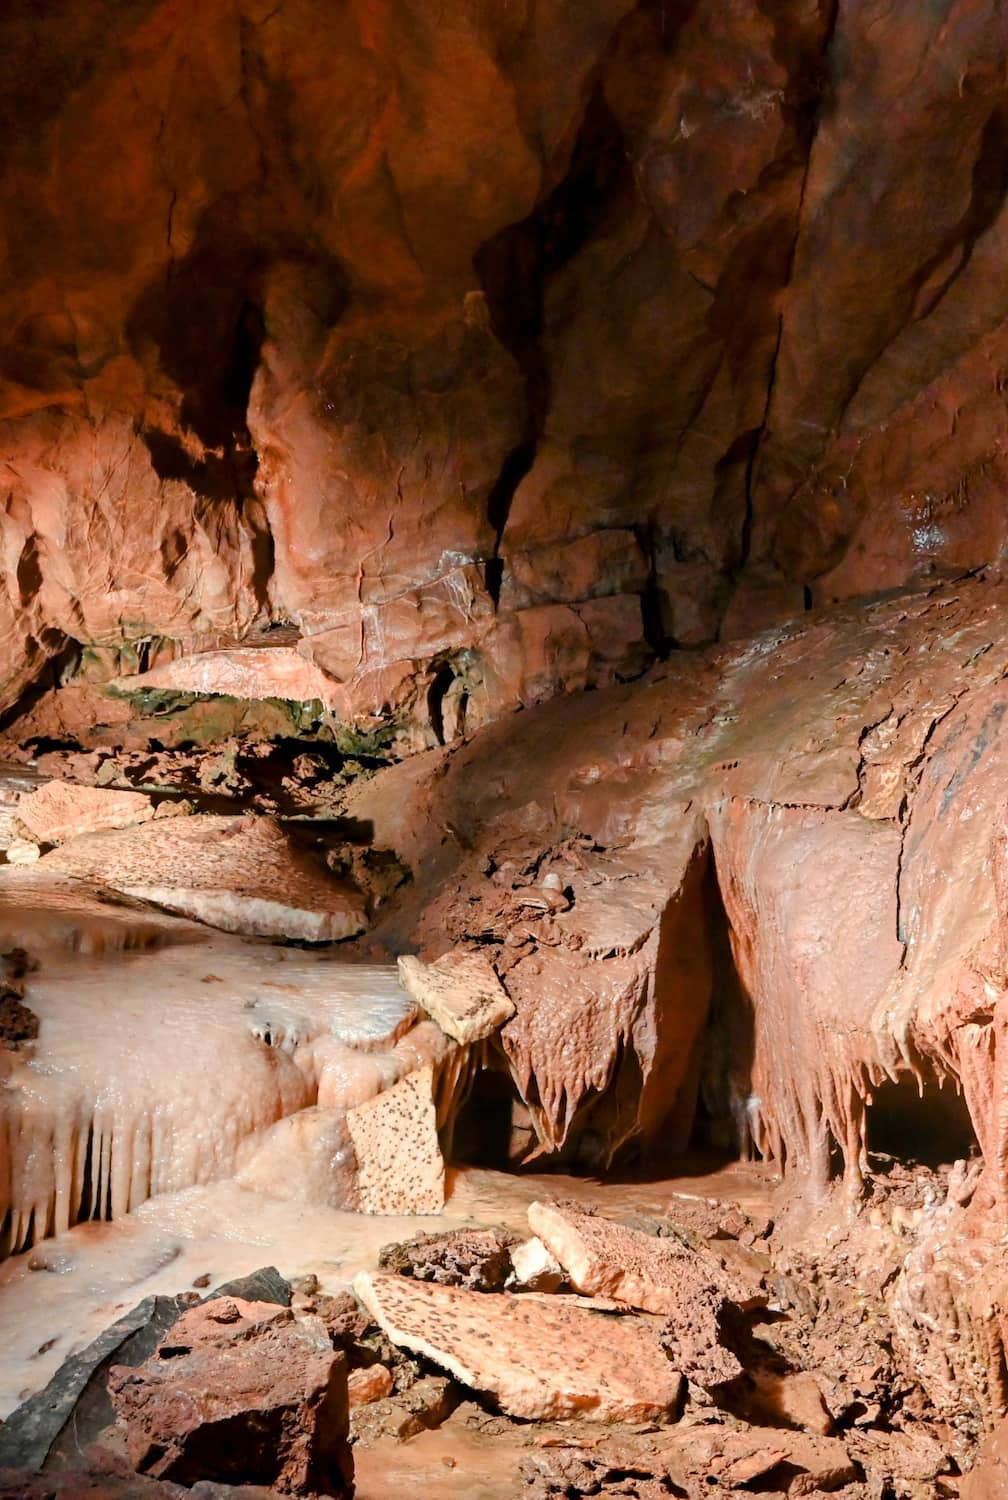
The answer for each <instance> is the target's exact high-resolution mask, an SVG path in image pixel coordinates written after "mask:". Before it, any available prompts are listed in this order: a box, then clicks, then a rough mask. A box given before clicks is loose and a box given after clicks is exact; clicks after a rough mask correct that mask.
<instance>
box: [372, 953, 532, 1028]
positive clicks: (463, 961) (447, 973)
mask: <svg viewBox="0 0 1008 1500" xmlns="http://www.w3.org/2000/svg"><path fill="white" fill-rule="evenodd" d="M399 982H400V984H401V985H402V987H403V989H404V990H406V992H407V994H410V995H412V996H413V999H414V1000H416V1001H417V1002H418V1004H420V1005H422V1006H423V1008H424V1010H425V1011H426V1012H427V1014H428V1015H429V1016H431V1017H432V1018H433V1019H434V1020H435V1021H436V1022H437V1023H438V1025H439V1026H440V1027H441V1029H442V1031H445V1032H447V1034H448V1035H449V1036H450V1037H454V1039H455V1041H457V1042H462V1043H469V1042H478V1041H481V1040H482V1039H483V1037H487V1036H490V1035H491V1033H493V1032H494V1031H496V1030H497V1029H498V1028H499V1027H501V1026H503V1024H504V1022H505V1021H510V1019H511V1017H512V1016H513V1015H514V1013H515V1008H514V1005H513V1004H512V1002H511V1001H510V1000H509V999H508V996H507V994H506V992H505V990H504V986H503V985H502V984H501V982H500V980H499V979H498V978H497V975H496V974H495V972H494V969H493V966H492V965H491V964H490V963H489V962H488V961H487V960H486V959H485V958H482V957H481V956H480V955H479V954H478V953H467V952H466V951H465V950H464V949H460V948H453V949H452V950H451V952H449V953H445V954H444V955H443V956H442V957H441V958H439V959H436V960H435V962H434V963H432V964H425V963H422V962H421V960H420V959H419V958H413V957H409V956H407V957H403V958H400V960H399Z"/></svg>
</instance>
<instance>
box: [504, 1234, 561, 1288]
mask: <svg viewBox="0 0 1008 1500" xmlns="http://www.w3.org/2000/svg"><path fill="white" fill-rule="evenodd" d="M511 1266H512V1273H513V1277H514V1285H515V1286H517V1287H520V1288H521V1289H522V1290H523V1291H529V1292H555V1291H556V1290H557V1288H558V1287H560V1286H562V1285H563V1280H564V1273H563V1267H562V1266H561V1265H560V1262H559V1261H558V1260H557V1259H556V1258H555V1257H554V1256H553V1255H551V1254H550V1252H549V1251H548V1250H547V1248H546V1246H545V1245H544V1244H543V1242H542V1240H540V1239H537V1238H536V1236H535V1235H533V1236H532V1238H531V1239H528V1240H522V1242H521V1244H519V1245H514V1246H512V1248H511Z"/></svg>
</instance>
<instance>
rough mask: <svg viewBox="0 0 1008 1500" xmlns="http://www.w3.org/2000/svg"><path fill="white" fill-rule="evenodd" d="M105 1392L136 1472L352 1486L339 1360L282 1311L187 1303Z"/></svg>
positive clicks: (189, 1480) (338, 1490)
mask: <svg viewBox="0 0 1008 1500" xmlns="http://www.w3.org/2000/svg"><path fill="white" fill-rule="evenodd" d="M109 1392H110V1394H111V1397H112V1401H113V1404H114V1406H115V1409H116V1412H117V1415H118V1417H119V1420H120V1422H121V1423H122V1424H123V1426H124V1428H125V1432H126V1445H127V1451H128V1453H129V1457H130V1460H131V1462H132V1463H133V1464H134V1466H135V1467H136V1468H137V1469H138V1470H139V1471H140V1472H141V1473H145V1474H150V1475H152V1476H153V1477H155V1478H165V1479H171V1480H174V1481H176V1482H178V1483H181V1484H186V1485H192V1484H195V1483H196V1482H197V1481H198V1480H208V1479H211V1480H217V1481H219V1482H227V1483H238V1484H240V1483H250V1484H268V1485H275V1486H276V1487H277V1488H278V1489H280V1490H283V1491H286V1492H293V1493H295V1494H297V1493H302V1492H304V1491H314V1492H317V1493H319V1494H324V1495H334V1496H349V1495H351V1494H352V1491H353V1463H352V1459H351V1457H350V1449H349V1445H348V1443H347V1432H348V1406H347V1380H346V1366H345V1364H344V1360H343V1356H342V1355H341V1354H338V1353H336V1352H335V1351H334V1350H333V1348H332V1345H331V1344H330V1343H329V1341H328V1339H326V1338H324V1337H323V1338H319V1337H318V1336H315V1335H313V1334H312V1333H311V1332H310V1331H309V1330H307V1329H306V1328H304V1327H302V1326H300V1325H298V1324H297V1323H295V1321H294V1315H293V1313H291V1312H290V1311H289V1310H288V1309H284V1308H278V1307H276V1306H275V1305H273V1304H269V1303H256V1302H243V1301H240V1300H238V1299H235V1298H230V1297H224V1298H217V1299H214V1300H212V1301H210V1302H207V1303H204V1304H202V1305H201V1306H199V1307H195V1308H193V1309H191V1310H190V1311H189V1312H187V1313H185V1314H184V1315H183V1316H182V1317H181V1318H180V1319H179V1321H178V1322H177V1323H176V1324H175V1326H174V1327H173V1328H172V1330H171V1332H170V1334H169V1335H168V1336H167V1337H166V1339H165V1340H164V1341H163V1342H162V1344H161V1345H160V1347H159V1348H158V1350H157V1351H156V1353H154V1354H153V1355H152V1356H151V1358H150V1359H149V1360H148V1361H147V1362H146V1364H144V1365H142V1366H140V1367H139V1368H138V1369H123V1368H120V1367H115V1368H113V1370H112V1371H111V1372H110V1375H109Z"/></svg>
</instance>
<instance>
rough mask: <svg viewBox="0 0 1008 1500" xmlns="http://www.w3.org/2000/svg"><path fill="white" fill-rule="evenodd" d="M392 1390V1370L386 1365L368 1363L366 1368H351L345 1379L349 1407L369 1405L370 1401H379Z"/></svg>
mask: <svg viewBox="0 0 1008 1500" xmlns="http://www.w3.org/2000/svg"><path fill="white" fill-rule="evenodd" d="M391 1390H392V1372H391V1371H390V1370H389V1368H388V1366H387V1365H368V1367H367V1368H366V1369H360V1370H351V1372H350V1375H349V1378H348V1379H347V1392H348V1395H349V1399H350V1409H351V1410H353V1408H354V1407H355V1406H369V1405H370V1404H371V1402H372V1401H381V1400H382V1399H383V1397H385V1396H388V1395H389V1394H390V1392H391Z"/></svg>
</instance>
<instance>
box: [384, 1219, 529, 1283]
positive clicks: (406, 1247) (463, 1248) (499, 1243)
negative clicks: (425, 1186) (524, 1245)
mask: <svg viewBox="0 0 1008 1500" xmlns="http://www.w3.org/2000/svg"><path fill="white" fill-rule="evenodd" d="M378 1265H379V1267H380V1269H381V1270H383V1271H393V1272H395V1273H396V1274H397V1275H399V1276H414V1277H415V1278H416V1279H417V1281H436V1282H438V1283H439V1284H440V1285H441V1286H463V1287H467V1288H468V1289H469V1290H470V1291H473V1292H500V1291H503V1289H504V1285H505V1283H506V1282H507V1280H508V1278H509V1277H510V1275H511V1272H512V1266H511V1254H510V1240H509V1237H508V1236H507V1235H506V1234H502V1233H501V1232H500V1231H499V1230H496V1229H450V1230H448V1232H447V1233H445V1234H420V1235H418V1236H417V1237H416V1239H413V1240H407V1241H405V1242H404V1243H402V1244H398V1245H386V1246H385V1248H384V1249H383V1250H382V1252H381V1254H380V1256H379V1257H378Z"/></svg>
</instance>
